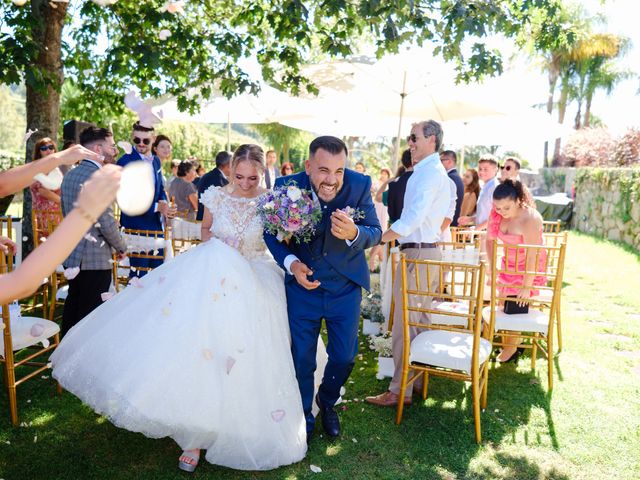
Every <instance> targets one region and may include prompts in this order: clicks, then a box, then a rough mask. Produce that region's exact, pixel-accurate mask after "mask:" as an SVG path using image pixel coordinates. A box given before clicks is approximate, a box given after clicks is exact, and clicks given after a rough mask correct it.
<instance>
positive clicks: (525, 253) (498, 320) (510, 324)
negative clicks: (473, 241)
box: [482, 242, 566, 391]
mask: <svg viewBox="0 0 640 480" xmlns="http://www.w3.org/2000/svg"><path fill="white" fill-rule="evenodd" d="M565 251H566V244H564V243H563V244H560V245H559V246H557V247H550V246H546V245H509V244H498V242H494V244H493V259H494V261H493V262H492V264H491V265H490V268H491V303H490V305H489V306H488V307H485V308H484V310H483V312H482V315H483V318H484V320H485V321H486V322H487V323H488V324H489V329H490V330H491V331H493V332H494V333H495V335H499V336H501V337H502V339H501V340H495V339H494V341H493V343H494V345H496V346H501V347H504V346H509V345H507V344H505V342H504V339H505V338H512V339H520V340H521V341H523V340H524V341H525V342H528V343H524V342H523V343H522V344H521V345H519V348H526V349H530V350H531V368H532V369H535V367H536V358H537V354H538V350H540V351H542V353H543V354H544V355H545V357H546V358H547V363H548V386H549V391H551V390H552V388H553V359H554V352H553V340H554V332H553V327H554V323H555V318H556V314H557V312H558V306H557V302H558V300H559V298H560V289H561V287H562V268H551V265H552V262H553V261H554V260H553V259H554V258H557V265H563V264H564V257H565ZM503 258H504V262H503ZM529 263H531V264H532V265H534V266H535V267H534V268H533V269H531V268H530V267H528V266H527V265H528V264H529ZM523 266H524V267H523ZM501 275H502V277H501V278H502V279H504V280H499V279H498V277H499V276H501ZM525 275H531V276H532V277H538V276H544V277H546V283H545V284H544V285H540V286H535V287H534V289H535V290H538V291H539V292H540V293H539V294H538V295H536V296H533V297H529V298H521V299H519V301H523V302H525V303H527V304H528V305H529V312H528V313H519V314H512V315H508V314H505V313H504V310H503V305H504V302H505V301H506V300H513V298H511V297H509V296H508V295H514V294H516V293H518V292H520V291H522V290H524V288H525V287H524V286H523V285H521V283H522V278H523V276H525ZM505 289H511V291H512V293H507V291H506V290H505ZM544 291H548V293H542V292H544ZM545 296H546V297H547V298H550V299H551V300H550V302H549V301H548V300H542V299H541V297H545ZM511 346H513V345H511Z"/></svg>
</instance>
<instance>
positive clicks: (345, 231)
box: [331, 210, 358, 242]
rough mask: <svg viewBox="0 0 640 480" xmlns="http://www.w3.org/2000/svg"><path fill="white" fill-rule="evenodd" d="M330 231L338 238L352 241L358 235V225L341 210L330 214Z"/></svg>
mask: <svg viewBox="0 0 640 480" xmlns="http://www.w3.org/2000/svg"><path fill="white" fill-rule="evenodd" d="M331 233H332V234H333V236H334V237H336V238H339V239H340V240H349V241H350V242H351V241H353V240H354V239H355V238H356V237H357V236H358V227H356V224H355V223H354V222H353V219H352V218H351V217H350V216H349V215H347V214H346V213H344V212H343V211H341V210H336V211H335V212H333V213H332V214H331Z"/></svg>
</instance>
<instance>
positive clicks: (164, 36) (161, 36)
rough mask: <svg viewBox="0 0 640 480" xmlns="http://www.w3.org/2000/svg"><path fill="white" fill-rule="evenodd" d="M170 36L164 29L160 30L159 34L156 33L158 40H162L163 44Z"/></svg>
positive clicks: (169, 32)
mask: <svg viewBox="0 0 640 480" xmlns="http://www.w3.org/2000/svg"><path fill="white" fill-rule="evenodd" d="M170 36H171V31H170V30H167V29H166V28H163V29H162V30H160V32H159V33H158V38H159V39H160V40H162V41H163V42H164V41H165V40H166V39H167V38H169V37H170Z"/></svg>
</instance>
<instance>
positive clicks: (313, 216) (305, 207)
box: [258, 185, 322, 243]
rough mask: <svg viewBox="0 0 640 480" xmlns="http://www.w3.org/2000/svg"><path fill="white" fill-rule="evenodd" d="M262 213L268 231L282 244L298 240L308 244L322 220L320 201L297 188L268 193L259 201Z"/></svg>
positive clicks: (290, 187) (308, 192)
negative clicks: (282, 242) (315, 200)
mask: <svg viewBox="0 0 640 480" xmlns="http://www.w3.org/2000/svg"><path fill="white" fill-rule="evenodd" d="M258 212H259V213H260V216H261V217H262V221H263V224H264V230H265V232H267V233H270V234H272V235H275V236H276V237H277V239H278V240H279V241H283V240H285V241H287V240H290V239H291V238H294V239H295V240H296V242H297V243H301V242H308V241H309V240H311V236H312V235H313V233H314V232H315V226H316V224H317V223H318V222H319V221H320V219H321V218H322V211H321V209H320V205H319V204H318V202H314V200H313V198H312V196H311V192H310V191H308V190H302V189H300V188H298V187H296V186H295V185H283V186H281V187H276V188H274V189H273V190H272V191H270V192H268V193H265V194H264V195H262V196H261V198H260V200H259V201H258Z"/></svg>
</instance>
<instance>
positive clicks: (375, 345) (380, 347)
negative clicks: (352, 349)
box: [369, 332, 393, 357]
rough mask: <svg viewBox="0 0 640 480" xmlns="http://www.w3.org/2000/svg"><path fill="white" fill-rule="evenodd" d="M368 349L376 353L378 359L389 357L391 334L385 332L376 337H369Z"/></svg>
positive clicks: (391, 348) (391, 352)
mask: <svg viewBox="0 0 640 480" xmlns="http://www.w3.org/2000/svg"><path fill="white" fill-rule="evenodd" d="M369 348H370V349H371V350H374V351H376V352H378V356H380V357H391V356H392V355H393V346H392V343H391V332H385V333H384V334H382V335H379V336H377V337H370V338H369Z"/></svg>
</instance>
